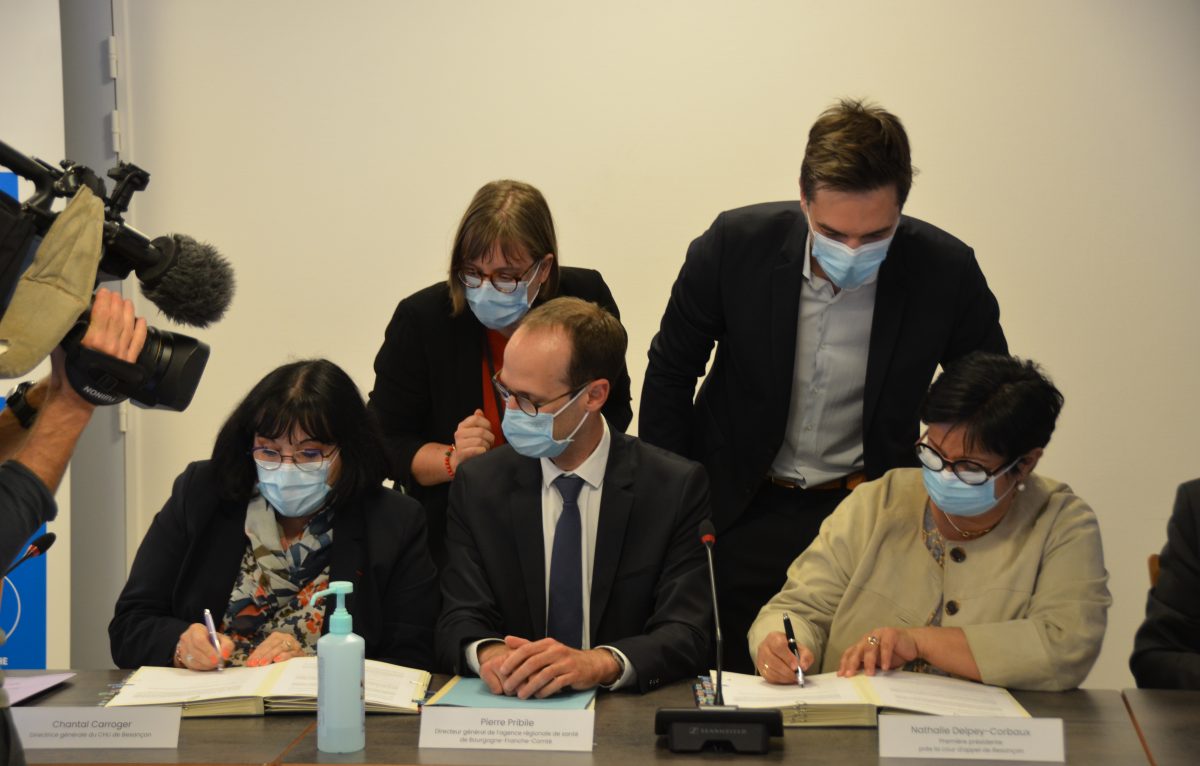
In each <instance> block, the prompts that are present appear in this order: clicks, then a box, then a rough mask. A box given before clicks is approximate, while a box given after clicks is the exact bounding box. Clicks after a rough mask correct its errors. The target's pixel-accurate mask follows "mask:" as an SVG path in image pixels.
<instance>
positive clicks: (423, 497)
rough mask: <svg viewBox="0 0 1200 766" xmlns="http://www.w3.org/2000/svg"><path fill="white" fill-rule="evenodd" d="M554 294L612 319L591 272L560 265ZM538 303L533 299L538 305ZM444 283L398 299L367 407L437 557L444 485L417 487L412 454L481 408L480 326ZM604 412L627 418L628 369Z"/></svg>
mask: <svg viewBox="0 0 1200 766" xmlns="http://www.w3.org/2000/svg"><path fill="white" fill-rule="evenodd" d="M558 295H559V296H564V295H567V296H572V297H575V298H582V299H584V300H588V301H592V302H594V303H598V304H600V305H601V306H603V307H604V308H606V309H608V310H609V311H611V312H612V313H613V315H615V316H616V317H617V318H618V319H619V318H620V317H621V314H620V311H619V310H618V309H617V304H616V302H615V301H614V300H613V297H612V293H611V292H609V289H608V285H606V284H605V283H604V278H603V277H601V276H600V273H599V272H597V271H592V270H591V269H576V268H570V267H566V266H564V267H562V268H561V269H559V283H558ZM540 302H541V301H540V300H539V301H536V302H535V304H534V305H538V303H540ZM450 311H451V303H450V288H449V287H447V286H446V284H445V283H444V282H440V283H438V284H436V285H431V286H429V287H427V288H425V289H424V290H420V291H418V292H416V293H413V294H412V295H410V296H409V297H407V298H405V299H404V300H402V301H400V305H399V306H397V307H396V313H395V314H394V315H393V316H392V321H391V323H390V324H389V325H388V328H387V332H386V334H385V335H384V340H383V346H382V347H381V348H380V349H379V354H378V355H376V357H375V388H374V390H373V391H371V395H370V400H369V402H368V407H369V408H370V410H371V412H372V413H373V414H374V415H375V417H376V419H377V420H378V422H379V425H380V427H381V428H382V430H383V434H384V440H385V442H386V444H387V450H388V463H389V465H390V469H389V474H388V475H389V476H390V477H392V478H394V479H396V480H397V481H399V482H402V483H403V484H404V486H405V488H406V489H407V491H408V493H409V494H411V495H412V496H413V497H415V498H417V499H418V500H420V501H421V504H422V505H424V506H425V512H426V513H427V514H428V516H429V547H430V549H431V551H432V552H433V556H434V559H435V561H437V563H438V565H439V566H440V565H441V564H442V562H443V560H444V558H443V556H444V551H445V543H444V541H443V540H444V536H445V530H446V502H447V496H448V494H449V485H448V484H439V485H436V486H433V487H422V486H420V485H419V484H417V483H416V481H414V480H413V478H412V473H411V470H410V469H411V468H412V460H413V456H414V455H416V454H417V450H419V449H420V448H421V446H422V445H424V444H427V443H428V442H439V443H442V444H453V443H454V431H455V429H456V428H458V424H459V423H460V422H462V419H463V418H465V417H467V416H468V415H470V414H471V413H472V412H474V411H475V410H476V409H482V408H483V386H482V376H481V373H480V365H481V360H482V359H483V342H484V337H485V335H484V333H485V329H484V326H483V325H482V324H480V323H479V320H478V319H476V318H475V315H474V314H472V313H471V310H470V309H466V310H464V311H463V312H462V313H461V314H459V315H458V316H451V315H450ZM610 382H611V383H612V392H611V394H609V397H608V403H607V404H605V406H604V416H605V417H606V418H607V419H608V422H609V424H610V425H612V426H613V427H615V428H616V429H617V430H618V431H624V430H625V429H626V428H628V427H629V422H630V421H631V420H633V410H632V409H631V406H630V394H629V373H628V372H627V371H626V370H625V369H624V368H622V370H621V376H620V379H619V380H614V381H610Z"/></svg>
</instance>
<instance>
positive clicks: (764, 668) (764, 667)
mask: <svg viewBox="0 0 1200 766" xmlns="http://www.w3.org/2000/svg"><path fill="white" fill-rule="evenodd" d="M770 669H771V666H770V665H768V664H767V663H765V662H764V663H763V670H770Z"/></svg>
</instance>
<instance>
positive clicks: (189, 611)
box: [172, 502, 246, 625]
mask: <svg viewBox="0 0 1200 766" xmlns="http://www.w3.org/2000/svg"><path fill="white" fill-rule="evenodd" d="M245 525H246V511H245V507H244V506H243V507H242V508H240V509H239V508H237V507H235V506H234V504H231V503H227V502H223V503H222V504H221V506H220V507H219V508H218V509H217V511H216V512H215V513H213V515H212V516H211V517H210V518H209V521H208V523H207V524H206V525H205V526H204V527H203V528H200V529H196V530H192V533H193V535H194V537H193V539H194V540H195V541H196V542H193V543H192V544H191V545H189V546H188V551H187V553H186V554H185V556H186V558H185V560H184V561H183V564H182V566H181V567H180V571H181V572H187V573H192V576H194V577H196V578H197V579H198V580H199V581H200V582H202V583H204V590H203V591H196V590H192V583H191V578H190V577H180V578H179V579H178V580H177V581H176V590H175V594H174V597H173V599H172V600H173V602H174V603H175V604H180V605H184V606H183V607H182V609H181V611H182V612H183V614H181V615H180V614H177V616H181V617H185V618H186V619H188V620H190V621H192V622H200V621H202V619H203V614H204V610H205V609H208V610H210V611H211V612H212V614H213V619H214V620H216V622H217V624H218V625H219V624H220V623H221V620H222V619H223V617H224V614H225V610H226V608H227V607H228V606H229V592H230V591H231V590H233V584H234V581H235V580H236V579H237V576H238V572H239V571H240V570H241V565H242V557H243V556H244V555H245V554H246V533H245ZM226 575H228V578H226Z"/></svg>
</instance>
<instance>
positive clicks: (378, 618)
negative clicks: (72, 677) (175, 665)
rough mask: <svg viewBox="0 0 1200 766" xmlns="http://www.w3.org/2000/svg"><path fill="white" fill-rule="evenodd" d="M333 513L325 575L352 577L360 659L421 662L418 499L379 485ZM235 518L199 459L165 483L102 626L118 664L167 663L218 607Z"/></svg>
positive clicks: (426, 584) (231, 564) (425, 610)
mask: <svg viewBox="0 0 1200 766" xmlns="http://www.w3.org/2000/svg"><path fill="white" fill-rule="evenodd" d="M334 514H335V515H334V522H333V559H332V561H331V562H330V565H329V577H330V579H331V580H349V581H350V582H352V583H354V592H353V593H352V594H350V595H349V596H348V597H347V599H346V606H347V608H348V609H349V610H350V614H351V616H352V617H353V618H354V632H355V633H357V634H358V635H360V636H362V637H363V640H364V641H365V642H366V650H367V657H368V658H370V659H376V660H382V661H385V662H393V663H397V664H401V665H407V666H408V667H414V668H423V669H426V670H428V669H431V667H432V665H433V662H432V660H433V657H432V646H433V626H434V622H435V620H436V618H437V612H438V608H439V605H440V598H439V594H438V592H437V570H436V569H435V568H434V566H433V562H432V560H431V559H430V557H429V550H428V547H427V545H426V542H425V514H424V512H423V511H422V510H421V507H420V505H419V504H418V503H417V502H416V501H414V500H413V499H411V498H407V497H404V496H403V495H401V494H400V493H398V492H395V491H393V490H390V489H386V488H384V487H379V488H378V489H377V490H376V491H374V492H373V493H371V494H370V495H369V496H367V497H364V498H361V499H359V500H357V501H355V502H353V503H346V504H344V505H343V506H341V507H339V508H336V509H335V510H334ZM245 524H246V506H245V505H244V504H236V503H231V502H229V501H226V500H224V499H222V498H220V497H219V496H218V495H217V493H216V477H215V476H214V475H213V469H212V465H211V464H210V463H209V462H208V461H201V462H197V463H192V464H191V465H190V466H188V467H187V469H186V470H185V471H184V472H183V473H182V474H181V475H180V476H179V478H178V479H176V480H175V487H174V490H173V491H172V492H171V498H170V500H168V501H167V503H166V505H164V506H163V509H162V510H161V511H159V512H158V515H157V516H155V517H154V521H153V523H151V525H150V529H149V531H147V532H146V536H145V537H144V538H143V539H142V543H141V545H140V546H139V547H138V552H137V557H136V558H135V559H134V561H133V569H132V570H131V571H130V573H129V580H128V582H126V583H125V588H124V590H122V591H121V595H120V597H119V598H118V599H117V606H116V613H115V614H114V615H113V619H112V622H111V623H109V625H108V638H109V643H110V645H111V648H112V656H113V662H115V663H116V664H117V666H118V667H122V668H136V667H139V666H141V665H170V664H171V662H172V656H173V654H174V652H175V644H176V643H177V642H178V641H179V634H180V633H182V632H183V631H184V630H186V629H187V627H188V626H189V625H191V624H192V623H195V622H203V615H204V610H205V608H208V609H211V610H212V613H213V614H214V615H221V614H224V613H225V609H226V607H227V606H228V605H229V594H230V592H231V591H232V590H233V586H234V582H235V581H236V579H237V576H238V570H239V568H240V565H241V562H242V557H243V555H244V554H245V552H246V544H247V538H246V533H245ZM331 602H334V599H332V598H329V599H326V614H328V612H329V610H330V609H332V608H333V606H330V604H331ZM328 628H329V621H328V620H326V621H325V629H326V630H328Z"/></svg>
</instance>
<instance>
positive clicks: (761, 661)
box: [756, 630, 815, 684]
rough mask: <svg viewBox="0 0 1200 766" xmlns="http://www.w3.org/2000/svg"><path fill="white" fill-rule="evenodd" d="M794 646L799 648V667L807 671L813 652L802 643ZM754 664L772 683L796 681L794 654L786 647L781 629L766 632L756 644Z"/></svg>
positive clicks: (785, 639) (812, 658)
mask: <svg viewBox="0 0 1200 766" xmlns="http://www.w3.org/2000/svg"><path fill="white" fill-rule="evenodd" d="M796 648H797V649H799V650H800V668H801V669H802V670H805V671H807V670H808V669H809V667H811V666H812V664H813V660H814V659H815V658H814V657H813V653H812V652H811V651H810V650H809V648H808V647H807V646H804V645H803V644H797V645H796ZM756 664H757V665H758V672H759V673H760V674H761V675H762V677H763V678H764V679H765V680H767V681H769V682H771V683H773V684H794V683H796V655H794V654H792V650H791V649H789V648H788V642H787V636H785V635H784V634H783V631H782V630H776V631H772V632H771V633H768V634H767V637H766V638H765V639H763V642H762V643H761V644H759V645H758V657H757V660H756Z"/></svg>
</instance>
